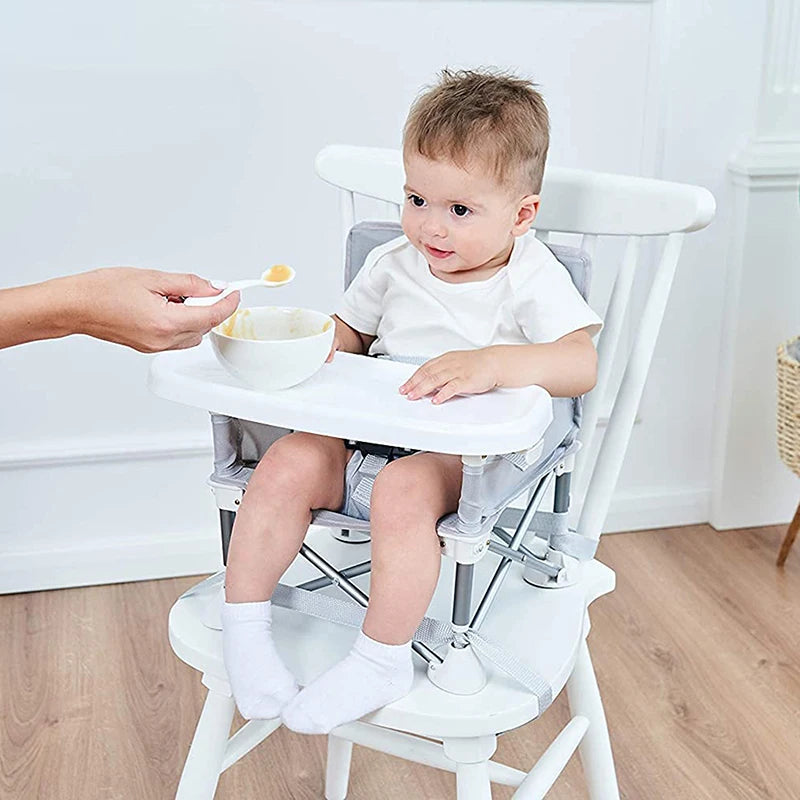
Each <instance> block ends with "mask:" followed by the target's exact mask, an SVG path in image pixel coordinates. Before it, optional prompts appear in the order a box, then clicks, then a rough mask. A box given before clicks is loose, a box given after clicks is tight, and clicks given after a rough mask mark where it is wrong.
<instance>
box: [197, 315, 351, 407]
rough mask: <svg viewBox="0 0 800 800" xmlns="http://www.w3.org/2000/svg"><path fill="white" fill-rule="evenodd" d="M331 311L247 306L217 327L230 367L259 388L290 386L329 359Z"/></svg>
mask: <svg viewBox="0 0 800 800" xmlns="http://www.w3.org/2000/svg"><path fill="white" fill-rule="evenodd" d="M334 330H335V324H334V322H333V320H332V319H331V317H329V316H328V315H327V314H323V313H322V312H320V311H313V310H311V309H308V308H285V307H277V306H259V307H255V308H243V309H239V310H238V311H236V312H235V313H234V314H232V315H231V316H230V317H228V319H226V320H225V321H224V322H222V323H221V324H220V325H217V327H216V328H214V329H213V330H212V331H211V335H210V338H211V345H212V347H213V348H214V352H215V353H216V355H217V358H218V359H219V362H220V363H221V364H222V366H223V367H225V369H226V370H228V372H230V373H231V375H233V376H234V377H236V378H238V379H239V380H240V381H242V382H243V383H246V384H247V385H248V386H251V387H252V388H254V389H261V390H264V391H272V390H274V389H288V388H289V387H290V386H295V385H296V384H298V383H301V382H302V381H304V380H306V379H307V378H310V377H311V376H312V375H313V374H314V373H315V372H317V370H319V368H320V367H321V366H322V365H323V364H324V363H325V359H326V358H327V357H328V353H329V352H330V350H331V345H332V344H333V334H334Z"/></svg>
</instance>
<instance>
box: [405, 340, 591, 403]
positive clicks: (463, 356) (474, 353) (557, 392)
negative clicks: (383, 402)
mask: <svg viewBox="0 0 800 800" xmlns="http://www.w3.org/2000/svg"><path fill="white" fill-rule="evenodd" d="M596 381H597V352H596V350H595V349H594V344H593V343H592V339H591V337H590V336H589V334H588V333H587V332H586V330H579V331H573V332H572V333H569V334H567V335H566V336H562V337H561V338H560V339H557V340H556V341H555V342H548V343H546V344H508V345H494V346H492V347H483V348H481V349H479V350H454V351H453V352H450V353H445V354H444V355H441V356H439V357H438V358H433V359H431V360H430V361H428V362H426V363H425V364H423V365H422V366H421V367H420V368H419V369H418V370H417V371H416V372H415V373H414V374H413V375H412V376H411V377H410V378H409V379H408V380H407V381H406V382H405V383H404V384H403V385H402V386H401V387H400V393H401V394H404V395H406V397H408V399H409V400H418V399H419V398H420V397H425V396H426V395H429V394H433V397H432V398H431V399H432V402H434V403H443V402H444V401H445V400H449V399H450V398H451V397H453V396H454V395H456V394H481V393H482V392H488V391H490V390H491V389H494V388H496V387H501V386H505V387H517V386H532V385H533V384H536V385H537V386H542V387H543V388H545V389H547V391H548V392H549V393H550V394H551V395H552V396H553V397H577V396H578V395H581V394H585V393H586V392H588V391H589V390H590V389H592V388H593V387H594V385H595V383H596Z"/></svg>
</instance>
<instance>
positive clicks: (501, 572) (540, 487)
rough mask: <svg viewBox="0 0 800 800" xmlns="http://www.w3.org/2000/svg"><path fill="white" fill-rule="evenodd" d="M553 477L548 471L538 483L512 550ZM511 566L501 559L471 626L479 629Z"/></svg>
mask: <svg viewBox="0 0 800 800" xmlns="http://www.w3.org/2000/svg"><path fill="white" fill-rule="evenodd" d="M552 477H553V473H552V472H548V473H547V474H546V475H543V476H542V478H541V479H540V481H539V483H538V484H537V486H536V489H534V491H533V494H532V495H531V499H530V502H529V503H528V507H527V508H526V509H525V513H524V514H523V515H522V518H521V519H520V521H519V523H518V525H517V529H516V531H514V535H513V536H512V537H511V542H510V543H509V545H508V546H509V548H511V549H512V550H517V549H518V548H519V546H520V545H521V543H522V539H523V538H524V536H525V534H526V533H527V532H528V527H529V526H530V524H531V521H532V520H533V516H534V514H535V513H536V512H537V510H538V509H539V505H540V504H541V502H542V498H543V497H544V494H545V491H546V490H547V487H548V486H549V484H550V481H551V480H552ZM510 566H511V559H510V558H506V557H503V558H502V559H501V560H500V563H499V564H498V566H497V569H496V570H495V573H494V575H493V576H492V580H491V581H490V582H489V586H488V587H487V588H486V592H485V593H484V595H483V597H482V598H481V602H480V603H479V604H478V608H477V610H476V611H475V615H474V616H473V617H472V623H471V625H470V627H471V628H473V629H477V628H479V627H480V626H481V624H482V623H483V620H484V619H485V618H486V614H487V613H488V611H489V609H490V608H491V605H492V603H493V602H494V598H495V596H496V595H497V592H498V591H499V589H500V587H501V586H502V585H503V581H504V580H505V577H506V574H507V573H508V568H509V567H510Z"/></svg>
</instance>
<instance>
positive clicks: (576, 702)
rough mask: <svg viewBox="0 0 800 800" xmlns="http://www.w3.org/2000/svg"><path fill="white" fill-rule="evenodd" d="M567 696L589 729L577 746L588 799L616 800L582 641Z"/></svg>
mask: <svg viewBox="0 0 800 800" xmlns="http://www.w3.org/2000/svg"><path fill="white" fill-rule="evenodd" d="M567 696H568V697H569V707H570V709H571V710H572V713H573V714H580V715H581V716H584V717H586V718H587V719H588V720H589V729H588V730H587V731H586V734H585V735H584V737H583V739H582V741H581V744H580V747H579V752H580V755H581V763H582V764H583V772H584V774H585V775H586V783H587V786H588V789H589V797H590V798H591V800H619V787H618V786H617V774H616V771H615V769H614V757H613V755H612V754H611V741H610V739H609V737H608V727H607V726H606V715H605V712H604V711H603V702H602V700H601V699H600V691H599V690H598V688H597V678H596V677H595V674H594V668H593V667H592V659H591V657H590V656H589V647H588V646H587V644H586V640H585V639H584V640H583V641H582V642H581V645H580V648H579V650H578V658H577V660H576V661H575V668H574V669H573V671H572V675H570V678H569V680H568V681H567Z"/></svg>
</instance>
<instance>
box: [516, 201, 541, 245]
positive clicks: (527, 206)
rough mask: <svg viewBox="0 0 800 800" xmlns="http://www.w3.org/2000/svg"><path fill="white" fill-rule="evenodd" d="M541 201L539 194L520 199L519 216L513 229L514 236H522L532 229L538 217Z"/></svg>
mask: <svg viewBox="0 0 800 800" xmlns="http://www.w3.org/2000/svg"><path fill="white" fill-rule="evenodd" d="M539 202H540V199H539V195H538V194H529V195H526V196H525V197H523V198H522V200H520V201H519V205H518V206H517V218H516V220H515V222H514V228H513V230H512V233H513V234H514V236H522V234H524V233H527V232H528V231H529V230H530V228H531V225H533V221H534V220H535V219H536V214H537V213H538V212H539Z"/></svg>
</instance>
